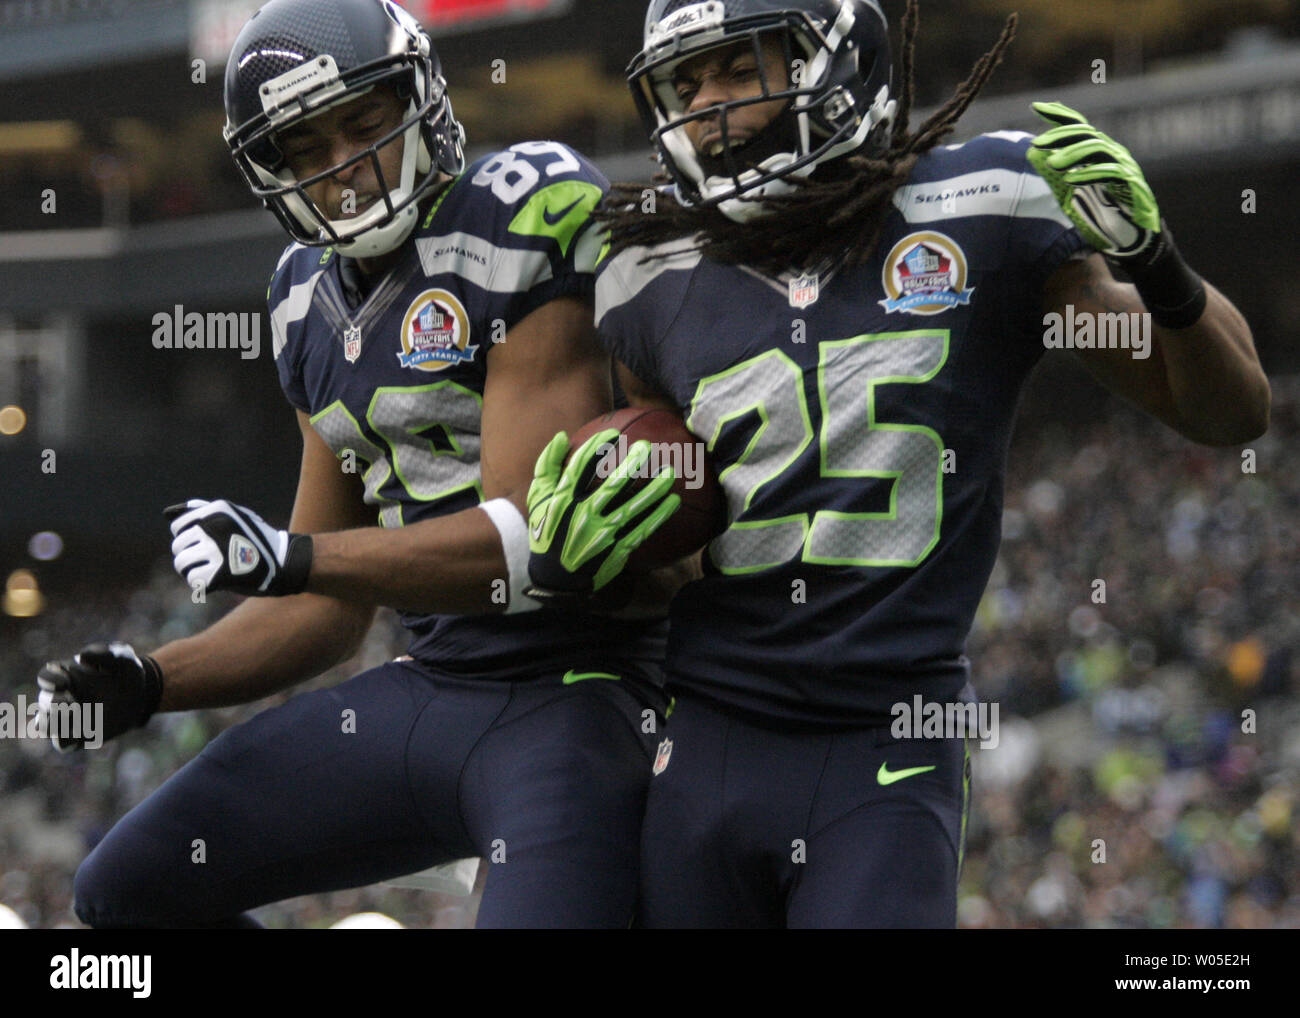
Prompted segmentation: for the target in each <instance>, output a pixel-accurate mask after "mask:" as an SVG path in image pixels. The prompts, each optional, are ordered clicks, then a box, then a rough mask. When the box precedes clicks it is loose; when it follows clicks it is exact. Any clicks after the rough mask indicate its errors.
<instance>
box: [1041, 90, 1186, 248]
mask: <svg viewBox="0 0 1300 1018" xmlns="http://www.w3.org/2000/svg"><path fill="white" fill-rule="evenodd" d="M1034 110H1035V112H1036V113H1037V114H1038V115H1039V116H1040V117H1042V118H1043V119H1044V120H1047V121H1049V122H1051V123H1053V124H1056V125H1057V126H1056V127H1053V128H1052V129H1051V130H1049V131H1046V132H1044V133H1043V134H1040V135H1039V136H1038V137H1037V138H1035V139H1034V140H1033V143H1032V147H1031V148H1030V150H1029V161H1030V163H1032V164H1033V167H1034V169H1035V170H1037V171H1038V173H1039V175H1040V176H1041V177H1042V178H1043V179H1044V180H1046V181H1047V184H1048V186H1049V187H1051V189H1052V194H1053V195H1055V196H1056V201H1057V203H1058V204H1059V205H1060V206H1061V209H1062V211H1063V212H1064V213H1065V214H1066V215H1067V216H1069V217H1070V219H1071V221H1072V222H1073V223H1074V225H1075V226H1077V227H1078V228H1079V232H1080V233H1081V234H1083V239H1084V240H1086V241H1087V242H1088V243H1089V244H1091V245H1092V246H1093V247H1094V248H1096V249H1097V250H1098V251H1100V252H1101V253H1102V254H1104V255H1107V256H1108V257H1111V258H1115V259H1117V260H1119V261H1121V262H1122V261H1123V260H1124V259H1126V258H1133V257H1135V256H1137V255H1140V254H1141V253H1142V252H1143V251H1145V250H1146V248H1147V247H1149V246H1150V245H1151V243H1152V242H1153V241H1154V240H1155V238H1156V236H1157V235H1158V234H1159V233H1160V229H1161V225H1160V209H1159V207H1158V206H1157V205H1156V199H1155V195H1153V194H1152V193H1151V187H1150V186H1149V185H1148V184H1147V181H1146V177H1144V176H1143V175H1142V168H1141V167H1140V166H1138V164H1137V161H1136V160H1135V159H1134V158H1133V156H1132V155H1130V154H1129V150H1128V149H1126V148H1125V147H1124V146H1123V145H1121V144H1120V143H1119V142H1117V141H1114V140H1113V139H1111V138H1109V137H1108V136H1106V135H1104V134H1102V133H1101V132H1100V131H1099V130H1097V129H1096V128H1095V127H1093V126H1092V125H1091V124H1089V123H1088V121H1087V120H1085V119H1084V118H1083V116H1082V115H1081V114H1079V113H1076V112H1075V111H1074V110H1072V109H1070V107H1068V106H1063V105H1062V104H1061V103H1034Z"/></svg>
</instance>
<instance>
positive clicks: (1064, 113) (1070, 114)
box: [1033, 103, 1088, 124]
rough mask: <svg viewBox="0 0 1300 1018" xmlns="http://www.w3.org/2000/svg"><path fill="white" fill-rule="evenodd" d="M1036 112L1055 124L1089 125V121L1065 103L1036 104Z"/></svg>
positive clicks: (1034, 105)
mask: <svg viewBox="0 0 1300 1018" xmlns="http://www.w3.org/2000/svg"><path fill="white" fill-rule="evenodd" d="M1033 107H1034V112H1035V113H1037V114H1038V115H1039V116H1040V117H1042V118H1043V119H1044V120H1047V121H1051V122H1052V123H1054V124H1087V123H1088V119H1087V117H1085V116H1084V115H1083V114H1082V113H1080V112H1079V111H1078V110H1072V109H1070V107H1068V106H1066V105H1065V103H1034V104H1033Z"/></svg>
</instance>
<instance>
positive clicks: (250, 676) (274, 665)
mask: <svg viewBox="0 0 1300 1018" xmlns="http://www.w3.org/2000/svg"><path fill="white" fill-rule="evenodd" d="M373 615H374V613H373V611H372V610H371V609H369V608H366V607H363V606H360V605H349V604H341V603H339V602H338V601H334V600H331V599H328V598H322V597H315V596H312V595H309V594H305V595H301V596H298V597H286V598H276V599H274V600H249V601H245V602H244V603H243V604H241V605H240V606H239V607H238V608H236V609H235V610H234V611H232V612H231V613H230V614H229V615H227V616H225V617H224V618H223V619H221V620H220V621H219V622H217V623H216V624H215V625H212V626H209V627H208V628H207V629H205V630H203V632H201V633H196V634H195V635H194V636H191V637H187V638H185V639H183V640H175V641H173V642H172V643H169V644H166V645H165V646H163V647H160V648H159V649H158V650H157V651H155V652H154V653H153V658H154V659H155V660H156V661H157V662H158V664H159V666H160V667H161V668H162V672H163V694H162V702H161V703H160V704H159V707H158V709H159V710H164V711H174V710H196V709H199V708H210V707H230V706H234V705H235V704H240V703H249V702H251V701H253V700H258V699H261V698H262V697H264V696H269V695H271V694H272V693H275V692H278V691H279V690H281V689H284V688H286V687H288V686H291V685H294V684H295V683H297V682H301V681H303V680H305V679H308V678H311V677H312V676H314V675H318V674H320V673H321V672H323V671H325V670H326V669H327V668H329V667H331V666H333V665H335V664H337V663H338V662H339V661H341V660H343V659H344V658H346V657H348V656H349V655H350V654H351V653H352V652H353V651H354V650H355V649H356V647H357V645H358V644H359V643H360V641H361V639H362V637H364V636H365V634H366V630H367V629H368V628H369V627H370V622H371V619H372V618H373Z"/></svg>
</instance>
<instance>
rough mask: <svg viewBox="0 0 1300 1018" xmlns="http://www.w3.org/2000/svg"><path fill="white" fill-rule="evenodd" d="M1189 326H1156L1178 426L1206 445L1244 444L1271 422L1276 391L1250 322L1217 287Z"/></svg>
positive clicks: (1155, 332)
mask: <svg viewBox="0 0 1300 1018" xmlns="http://www.w3.org/2000/svg"><path fill="white" fill-rule="evenodd" d="M1205 289H1206V294H1207V298H1208V301H1207V304H1206V309H1205V313H1204V314H1203V315H1202V316H1201V318H1200V320H1199V321H1198V322H1197V323H1196V324H1195V325H1193V326H1191V327H1190V328H1187V329H1163V328H1161V327H1160V326H1155V327H1154V329H1153V338H1154V339H1155V341H1156V342H1157V343H1158V344H1159V345H1160V352H1161V354H1162V356H1163V358H1164V363H1165V371H1166V376H1167V378H1168V381H1169V391H1170V394H1171V395H1172V397H1173V402H1174V406H1175V407H1176V409H1177V411H1178V416H1179V419H1180V422H1181V424H1180V427H1179V429H1178V430H1179V431H1180V433H1182V434H1183V435H1184V436H1186V437H1187V438H1190V439H1192V440H1193V441H1196V442H1201V443H1204V444H1206V445H1240V444H1241V443H1243V442H1249V441H1251V440H1252V439H1255V438H1258V437H1259V436H1260V435H1262V434H1263V433H1264V432H1265V431H1266V430H1267V428H1268V417H1269V406H1270V402H1271V393H1270V389H1269V384H1268V378H1267V377H1266V376H1265V374H1264V369H1263V368H1262V367H1261V366H1260V363H1259V357H1258V355H1257V354H1256V352H1255V344H1254V341H1253V339H1252V338H1251V333H1250V326H1249V325H1247V324H1246V320H1245V319H1244V318H1243V317H1242V316H1241V314H1240V312H1238V311H1237V309H1236V308H1235V307H1233V305H1232V303H1231V301H1229V300H1228V299H1227V298H1226V297H1224V296H1223V294H1221V293H1220V292H1219V291H1218V290H1216V289H1215V288H1214V287H1212V286H1210V284H1209V283H1206V284H1205Z"/></svg>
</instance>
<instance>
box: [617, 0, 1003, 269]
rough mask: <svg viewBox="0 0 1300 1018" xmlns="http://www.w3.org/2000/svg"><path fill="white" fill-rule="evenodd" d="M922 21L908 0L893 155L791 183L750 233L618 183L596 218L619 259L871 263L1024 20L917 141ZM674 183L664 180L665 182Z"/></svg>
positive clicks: (845, 163) (763, 265)
mask: <svg viewBox="0 0 1300 1018" xmlns="http://www.w3.org/2000/svg"><path fill="white" fill-rule="evenodd" d="M919 16H920V15H919V10H918V6H917V0H908V3H907V10H906V12H905V13H904V15H903V25H902V35H903V46H902V63H901V77H902V79H903V89H902V94H901V95H900V97H899V101H898V112H897V116H896V118H895V122H894V127H893V131H892V132H891V135H890V145H889V148H888V149H887V150H886V151H885V152H884V153H882V154H880V155H879V156H877V157H875V158H869V157H867V156H861V155H850V156H846V157H843V158H842V159H837V160H835V163H836V164H838V165H837V167H836V169H837V171H838V172H836V173H835V174H834V175H833V176H831V177H829V178H827V177H825V176H823V179H800V178H791V179H790V183H791V184H793V185H794V191H793V193H790V194H786V195H780V196H775V197H771V198H766V199H764V204H765V206H766V207H767V209H768V211H767V212H766V213H765V214H764V215H762V216H759V217H757V218H755V219H754V220H752V221H751V222H749V223H746V224H744V225H743V226H739V225H738V224H736V223H735V222H733V221H732V220H730V219H728V218H727V217H726V216H725V215H724V214H723V213H722V212H720V211H719V210H718V209H717V208H703V209H701V208H689V207H686V206H684V205H682V204H681V203H680V202H678V201H677V200H676V199H675V198H674V197H673V196H672V195H671V194H669V193H666V192H659V193H657V194H656V195H655V196H654V202H655V204H654V207H653V209H644V208H643V207H642V203H643V201H644V196H645V187H644V185H641V184H627V183H620V184H615V185H614V186H613V187H612V188H611V189H610V192H609V194H608V195H607V196H606V198H605V201H604V202H603V203H602V204H601V206H600V207H599V208H598V209H597V210H596V212H595V213H594V218H595V219H596V221H597V222H599V223H602V224H605V225H607V226H608V228H609V231H610V253H611V254H617V253H618V252H620V251H622V250H625V249H626V248H629V247H638V246H645V247H654V246H656V245H660V244H671V243H672V242H673V241H679V240H685V239H691V238H694V243H692V244H688V245H686V246H684V247H683V246H676V247H674V248H672V249H671V250H667V251H662V252H660V253H659V254H657V255H651V256H648V258H647V259H646V260H649V258H653V257H663V256H666V255H668V254H677V253H680V252H682V251H687V250H698V251H700V253H701V254H703V255H704V256H705V257H707V258H710V259H712V260H714V261H717V262H722V263H723V264H728V265H737V264H744V265H749V266H752V267H753V268H756V269H759V270H760V271H763V272H767V273H769V274H771V275H779V274H780V273H782V272H785V271H787V270H792V269H794V270H799V269H803V270H816V269H820V270H826V269H829V268H834V267H838V266H840V265H844V264H849V265H860V264H862V263H864V262H866V261H868V260H869V259H870V258H871V255H872V253H873V252H874V251H875V247H876V244H877V242H878V241H879V239H880V231H881V229H882V227H883V226H884V222H885V217H886V215H887V213H888V210H889V206H890V202H891V199H892V198H893V194H894V192H895V191H896V190H897V189H898V188H899V187H901V186H902V185H903V184H904V183H906V181H907V179H908V178H909V177H910V176H911V173H912V168H913V167H914V166H915V165H916V161H917V159H918V158H920V157H921V156H922V155H924V154H925V153H926V152H928V151H930V149H932V148H934V147H935V146H936V145H937V144H938V143H939V142H940V141H942V140H943V139H944V138H945V137H947V136H948V135H949V134H951V133H952V131H953V129H954V128H956V126H957V121H958V120H960V119H961V117H962V115H963V114H964V113H965V112H966V110H967V108H968V107H969V106H970V104H971V103H972V102H974V101H975V97H976V96H978V95H979V93H980V90H981V89H982V88H983V87H984V85H985V84H986V83H987V81H988V80H989V78H990V76H992V74H993V72H994V70H996V69H997V67H998V65H999V64H1001V63H1002V58H1003V56H1004V55H1005V53H1006V51H1007V48H1008V47H1009V46H1010V45H1011V42H1012V40H1014V39H1015V37H1016V26H1017V24H1018V23H1019V18H1018V16H1017V15H1015V14H1012V15H1011V16H1010V17H1008V18H1007V22H1006V25H1005V26H1004V27H1003V29H1002V34H1001V36H1000V37H999V38H998V41H997V43H996V44H995V45H994V47H993V49H991V50H990V51H989V52H987V53H985V54H984V56H982V57H980V59H979V60H978V61H977V62H976V64H975V66H974V67H973V68H972V69H971V72H970V74H969V76H968V77H967V78H966V80H965V81H963V82H962V83H961V85H960V86H958V88H957V90H956V92H954V93H953V95H952V98H950V99H949V100H948V101H947V102H946V103H944V104H943V106H942V107H940V108H939V109H938V110H937V111H936V112H935V113H934V114H933V115H932V116H931V117H930V118H929V119H928V120H926V121H925V123H923V124H922V125H921V126H920V128H918V129H917V131H916V132H915V133H912V132H911V131H910V129H909V126H910V125H909V119H910V117H911V113H912V100H913V96H914V94H915V87H916V86H915V80H914V67H915V61H916V28H917V23H918V20H919ZM668 179H669V178H668V177H667V176H666V175H663V174H661V175H659V176H658V177H657V178H656V183H662V182H666V181H667V180H668ZM697 235H698V236H697Z"/></svg>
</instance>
